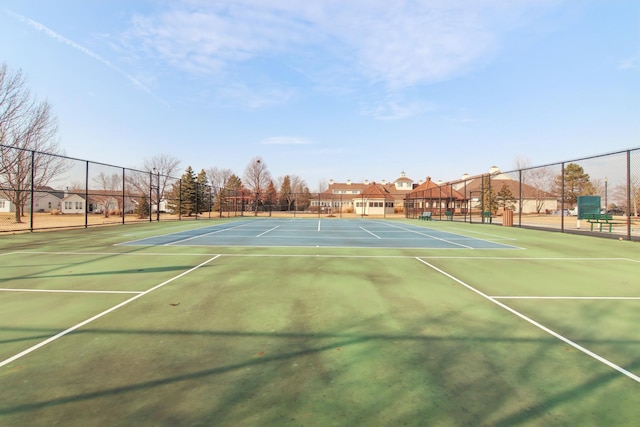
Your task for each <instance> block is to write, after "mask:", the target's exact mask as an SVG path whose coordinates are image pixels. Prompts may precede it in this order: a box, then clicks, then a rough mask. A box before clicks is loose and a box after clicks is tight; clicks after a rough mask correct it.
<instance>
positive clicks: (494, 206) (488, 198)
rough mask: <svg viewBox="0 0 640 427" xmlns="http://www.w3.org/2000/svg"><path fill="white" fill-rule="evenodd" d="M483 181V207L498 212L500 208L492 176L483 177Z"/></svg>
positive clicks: (488, 210)
mask: <svg viewBox="0 0 640 427" xmlns="http://www.w3.org/2000/svg"><path fill="white" fill-rule="evenodd" d="M482 181H483V185H482V188H483V193H482V204H483V206H482V208H483V209H484V212H494V213H495V212H496V211H497V210H498V201H497V198H496V194H495V191H493V189H492V188H491V178H490V177H489V176H485V177H484V178H482Z"/></svg>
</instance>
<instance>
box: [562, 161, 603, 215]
mask: <svg viewBox="0 0 640 427" xmlns="http://www.w3.org/2000/svg"><path fill="white" fill-rule="evenodd" d="M563 180H564V202H565V203H567V204H569V205H574V204H575V203H576V202H577V201H578V196H590V195H593V194H595V188H594V187H593V184H591V182H590V178H589V174H587V173H584V169H583V168H582V166H580V165H579V164H577V163H569V164H568V165H566V166H565V168H564V173H563V174H561V175H559V176H558V177H557V178H556V188H557V191H558V194H562V181H563Z"/></svg>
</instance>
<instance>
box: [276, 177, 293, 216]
mask: <svg viewBox="0 0 640 427" xmlns="http://www.w3.org/2000/svg"><path fill="white" fill-rule="evenodd" d="M294 200H295V194H293V190H292V189H291V178H290V177H289V175H285V177H284V178H283V180H282V185H281V186H280V200H279V204H280V206H285V205H286V206H287V209H286V210H287V211H290V210H291V204H292V203H293V201H294Z"/></svg>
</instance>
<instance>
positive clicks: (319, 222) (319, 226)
mask: <svg viewBox="0 0 640 427" xmlns="http://www.w3.org/2000/svg"><path fill="white" fill-rule="evenodd" d="M318 231H320V220H318Z"/></svg>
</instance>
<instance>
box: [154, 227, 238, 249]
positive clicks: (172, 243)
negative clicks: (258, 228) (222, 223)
mask: <svg viewBox="0 0 640 427" xmlns="http://www.w3.org/2000/svg"><path fill="white" fill-rule="evenodd" d="M245 225H249V223H245V224H240V225H236V226H235V227H229V228H223V229H222V230H214V231H212V232H210V233H204V234H198V235H197V236H191V237H187V238H186V239H182V240H176V241H175V242H171V243H165V244H164V245H162V246H172V245H177V244H179V243H182V242H188V241H189V240H193V239H199V238H200V237H205V236H211V235H212V234H216V233H222V232H223V231H228V230H233V229H236V228H240V227H244V226H245ZM143 240H144V239H143Z"/></svg>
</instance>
